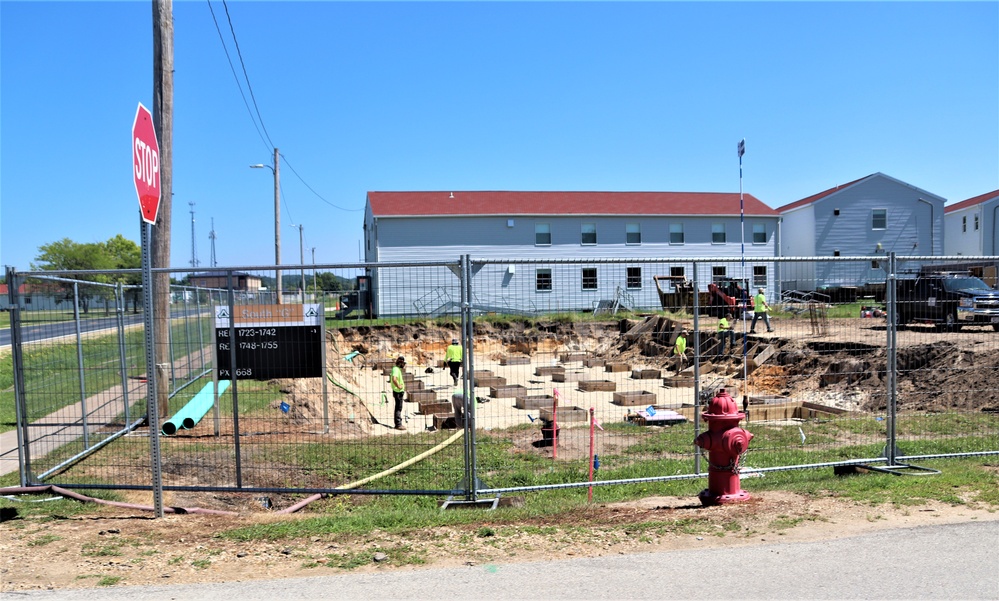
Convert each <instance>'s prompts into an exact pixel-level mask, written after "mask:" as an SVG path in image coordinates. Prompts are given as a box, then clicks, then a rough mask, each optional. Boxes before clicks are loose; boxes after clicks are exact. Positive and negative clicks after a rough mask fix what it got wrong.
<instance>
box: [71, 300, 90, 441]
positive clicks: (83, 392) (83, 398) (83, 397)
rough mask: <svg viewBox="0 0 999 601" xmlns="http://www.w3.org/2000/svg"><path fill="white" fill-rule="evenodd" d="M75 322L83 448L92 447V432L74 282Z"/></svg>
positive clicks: (78, 301) (78, 303)
mask: <svg viewBox="0 0 999 601" xmlns="http://www.w3.org/2000/svg"><path fill="white" fill-rule="evenodd" d="M73 322H74V324H75V325H76V366H77V375H78V377H79V378H80V415H81V420H82V421H81V423H82V424H83V448H84V449H89V448H90V432H89V431H88V428H87V381H86V374H84V372H83V336H82V334H81V332H80V286H79V284H78V283H77V282H73Z"/></svg>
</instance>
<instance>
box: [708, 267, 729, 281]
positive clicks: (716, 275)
mask: <svg viewBox="0 0 999 601" xmlns="http://www.w3.org/2000/svg"><path fill="white" fill-rule="evenodd" d="M727 275H728V272H727V271H726V270H725V266H724V265H715V266H714V267H712V268H711V281H713V282H717V281H718V280H724V279H725V277H726V276H727Z"/></svg>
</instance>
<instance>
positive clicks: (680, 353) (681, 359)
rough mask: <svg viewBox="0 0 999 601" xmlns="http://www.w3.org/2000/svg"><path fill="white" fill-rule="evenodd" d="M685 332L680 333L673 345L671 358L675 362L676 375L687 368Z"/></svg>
mask: <svg viewBox="0 0 999 601" xmlns="http://www.w3.org/2000/svg"><path fill="white" fill-rule="evenodd" d="M686 353H687V330H683V331H681V332H680V335H679V336H677V337H676V342H674V343H673V357H674V358H675V361H676V373H680V372H681V371H683V368H685V367H686V366H687V355H686Z"/></svg>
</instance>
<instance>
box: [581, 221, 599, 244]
mask: <svg viewBox="0 0 999 601" xmlns="http://www.w3.org/2000/svg"><path fill="white" fill-rule="evenodd" d="M579 243H580V244H596V243H597V224H595V223H584V224H583V229H582V236H581V237H580V240H579Z"/></svg>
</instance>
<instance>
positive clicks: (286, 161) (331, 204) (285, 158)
mask: <svg viewBox="0 0 999 601" xmlns="http://www.w3.org/2000/svg"><path fill="white" fill-rule="evenodd" d="M281 158H282V159H284V164H285V165H287V166H288V168H289V169H291V172H292V173H294V174H295V177H297V178H298V181H300V182H302V185H304V186H305V187H306V188H308V189H309V191H310V192H312V193H313V194H315V195H316V198H318V199H319V200H321V201H323V202H325V203H326V204H328V205H329V206H331V207H333V208H334V209H340V210H341V211H353V212H356V211H363V210H364V209H345V208H343V207H341V206H338V205H335V204H333V203H332V202H330V201H328V200H326V199H325V198H323V195H322V194H320V193H319V192H316V191H315V190H313V189H312V186H310V185H309V184H308V182H306V181H305V180H304V179H303V178H302V176H301V175H299V174H298V171H295V168H294V167H293V166H292V165H291V163H290V162H289V161H288V157H286V156H284V154H282V155H281Z"/></svg>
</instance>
